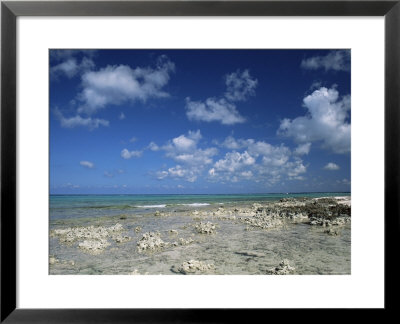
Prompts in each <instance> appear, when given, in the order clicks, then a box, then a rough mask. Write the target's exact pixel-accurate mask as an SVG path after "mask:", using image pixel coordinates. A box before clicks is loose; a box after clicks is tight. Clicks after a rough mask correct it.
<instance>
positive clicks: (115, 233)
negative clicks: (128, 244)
mask: <svg viewBox="0 0 400 324" xmlns="http://www.w3.org/2000/svg"><path fill="white" fill-rule="evenodd" d="M123 230H124V227H123V226H122V225H121V224H119V223H117V224H115V225H113V226H110V227H104V226H93V225H91V226H87V227H72V228H71V227H68V228H65V229H55V230H53V231H51V232H50V236H53V237H58V239H59V241H60V243H64V244H73V243H75V242H78V248H79V249H81V250H82V251H84V252H87V253H90V254H99V253H101V252H103V251H104V249H105V248H106V247H108V246H109V245H111V244H110V243H109V242H108V238H109V237H112V238H113V239H115V238H120V237H121V236H120V233H121V232H122V231H123Z"/></svg>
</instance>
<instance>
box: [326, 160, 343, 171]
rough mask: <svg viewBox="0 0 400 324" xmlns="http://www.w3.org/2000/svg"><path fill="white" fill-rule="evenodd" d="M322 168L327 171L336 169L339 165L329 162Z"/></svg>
mask: <svg viewBox="0 0 400 324" xmlns="http://www.w3.org/2000/svg"><path fill="white" fill-rule="evenodd" d="M324 169H325V170H329V171H336V170H339V169H340V167H339V166H338V165H337V164H336V163H333V162H329V163H328V164H327V165H325V166H324Z"/></svg>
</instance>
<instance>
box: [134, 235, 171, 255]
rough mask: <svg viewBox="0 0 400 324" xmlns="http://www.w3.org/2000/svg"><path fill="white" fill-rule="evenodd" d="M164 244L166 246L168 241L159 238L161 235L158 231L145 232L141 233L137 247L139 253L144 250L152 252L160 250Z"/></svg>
mask: <svg viewBox="0 0 400 324" xmlns="http://www.w3.org/2000/svg"><path fill="white" fill-rule="evenodd" d="M166 246H168V243H165V242H164V241H163V240H162V239H161V235H160V233H158V232H157V233H155V232H148V233H145V234H143V236H142V238H141V239H140V240H139V241H138V242H137V249H138V252H139V253H141V252H144V251H149V252H153V251H158V250H162V249H163V248H164V247H166Z"/></svg>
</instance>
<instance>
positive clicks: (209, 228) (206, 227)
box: [194, 222, 216, 234]
mask: <svg viewBox="0 0 400 324" xmlns="http://www.w3.org/2000/svg"><path fill="white" fill-rule="evenodd" d="M194 227H195V229H196V230H197V232H198V233H200V234H214V233H216V225H215V224H213V223H211V222H207V223H203V222H200V223H197V224H195V225H194Z"/></svg>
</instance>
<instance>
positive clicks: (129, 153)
mask: <svg viewBox="0 0 400 324" xmlns="http://www.w3.org/2000/svg"><path fill="white" fill-rule="evenodd" d="M142 155H143V151H129V150H128V149H123V150H122V151H121V157H122V158H124V159H125V160H129V159H130V158H133V157H136V158H139V157H141V156H142Z"/></svg>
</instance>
